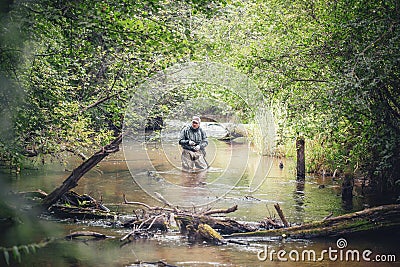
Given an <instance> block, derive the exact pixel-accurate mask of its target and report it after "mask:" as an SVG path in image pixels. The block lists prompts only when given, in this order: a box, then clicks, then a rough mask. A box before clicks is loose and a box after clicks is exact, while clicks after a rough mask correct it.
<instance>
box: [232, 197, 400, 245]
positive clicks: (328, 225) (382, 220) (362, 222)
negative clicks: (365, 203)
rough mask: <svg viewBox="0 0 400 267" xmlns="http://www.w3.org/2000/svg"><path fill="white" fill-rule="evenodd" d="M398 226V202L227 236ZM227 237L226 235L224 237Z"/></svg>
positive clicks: (310, 234)
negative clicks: (297, 224) (271, 228)
mask: <svg viewBox="0 0 400 267" xmlns="http://www.w3.org/2000/svg"><path fill="white" fill-rule="evenodd" d="M399 228H400V204H392V205H384V206H379V207H374V208H370V209H365V210H362V211H357V212H353V213H349V214H345V215H341V216H337V217H332V218H328V219H326V220H322V221H318V222H313V223H307V224H304V225H299V226H292V227H288V228H280V229H273V230H265V231H264V230H263V231H254V232H247V233H234V234H231V235H230V236H228V237H254V236H262V237H266V236H269V237H270V236H272V237H274V236H282V234H285V235H287V236H290V237H292V238H315V237H337V236H343V235H349V234H355V233H360V232H364V231H374V230H393V229H395V230H396V229H397V230H398V229H399ZM225 238H227V237H225Z"/></svg>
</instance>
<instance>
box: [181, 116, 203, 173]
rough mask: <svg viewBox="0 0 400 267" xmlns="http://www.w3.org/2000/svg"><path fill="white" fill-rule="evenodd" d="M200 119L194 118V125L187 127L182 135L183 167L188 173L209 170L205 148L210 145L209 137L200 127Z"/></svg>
mask: <svg viewBox="0 0 400 267" xmlns="http://www.w3.org/2000/svg"><path fill="white" fill-rule="evenodd" d="M200 122H201V120H200V117H198V116H194V117H193V118H192V124H191V125H187V126H185V127H184V128H183V129H182V131H181V134H180V138H179V144H180V145H181V146H182V148H183V151H182V167H183V169H184V170H187V171H196V168H197V169H198V170H205V169H207V168H208V164H207V161H206V159H205V156H206V151H205V147H206V146H207V145H208V141H207V135H206V133H205V132H204V130H203V129H202V128H201V127H200Z"/></svg>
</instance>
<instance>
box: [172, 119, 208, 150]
mask: <svg viewBox="0 0 400 267" xmlns="http://www.w3.org/2000/svg"><path fill="white" fill-rule="evenodd" d="M190 140H192V141H193V142H195V143H196V145H200V150H203V151H204V148H205V147H206V146H207V145H208V140H207V135H206V132H205V131H204V130H203V129H202V128H201V127H199V128H197V129H194V128H193V127H192V126H191V125H188V126H185V127H184V128H183V129H182V131H181V134H180V137H179V144H180V145H181V146H182V148H183V149H187V150H190V151H195V150H194V147H193V146H190V145H189V141H190Z"/></svg>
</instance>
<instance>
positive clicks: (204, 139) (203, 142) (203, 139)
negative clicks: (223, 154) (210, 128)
mask: <svg viewBox="0 0 400 267" xmlns="http://www.w3.org/2000/svg"><path fill="white" fill-rule="evenodd" d="M200 131H201V142H200V144H199V145H200V149H204V148H205V147H206V146H208V139H207V134H206V132H205V131H204V130H203V129H201V128H200Z"/></svg>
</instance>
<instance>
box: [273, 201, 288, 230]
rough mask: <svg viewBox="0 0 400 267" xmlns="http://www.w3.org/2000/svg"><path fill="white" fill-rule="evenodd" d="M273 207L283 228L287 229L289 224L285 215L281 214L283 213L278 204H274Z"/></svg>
mask: <svg viewBox="0 0 400 267" xmlns="http://www.w3.org/2000/svg"><path fill="white" fill-rule="evenodd" d="M274 207H275V209H276V212H278V215H279V218H281V220H282V223H283V225H284V226H285V227H289V223H288V221H287V220H286V218H285V215H284V214H283V211H282V210H281V207H280V206H279V204H278V203H275V204H274Z"/></svg>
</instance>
